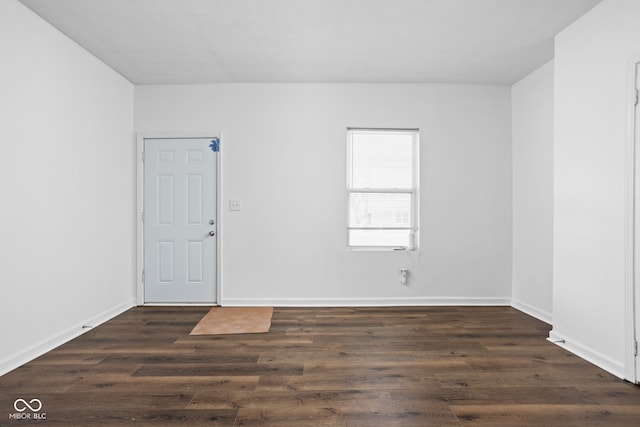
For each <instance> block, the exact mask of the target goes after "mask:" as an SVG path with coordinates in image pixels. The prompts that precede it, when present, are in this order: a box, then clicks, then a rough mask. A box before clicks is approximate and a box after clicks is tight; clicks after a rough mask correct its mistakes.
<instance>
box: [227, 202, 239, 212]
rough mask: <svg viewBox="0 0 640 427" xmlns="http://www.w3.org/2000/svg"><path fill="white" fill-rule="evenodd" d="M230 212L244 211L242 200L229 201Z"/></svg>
mask: <svg viewBox="0 0 640 427" xmlns="http://www.w3.org/2000/svg"><path fill="white" fill-rule="evenodd" d="M229 210H230V211H240V210H242V207H241V206H240V200H229Z"/></svg>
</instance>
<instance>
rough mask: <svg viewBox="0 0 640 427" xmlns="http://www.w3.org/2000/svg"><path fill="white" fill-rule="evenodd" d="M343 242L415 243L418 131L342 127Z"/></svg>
mask: <svg viewBox="0 0 640 427" xmlns="http://www.w3.org/2000/svg"><path fill="white" fill-rule="evenodd" d="M347 152H348V156H347V157H348V160H347V168H348V170H347V188H348V190H347V191H348V210H349V212H348V218H347V221H348V237H347V240H348V246H349V247H351V248H389V249H405V250H412V249H415V248H416V246H417V242H416V241H417V230H418V224H417V215H416V211H417V199H418V188H417V187H418V185H417V183H418V131H417V130H415V129H348V130H347Z"/></svg>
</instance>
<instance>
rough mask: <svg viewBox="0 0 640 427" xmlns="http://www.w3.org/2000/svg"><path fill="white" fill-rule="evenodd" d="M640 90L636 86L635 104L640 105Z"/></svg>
mask: <svg viewBox="0 0 640 427" xmlns="http://www.w3.org/2000/svg"><path fill="white" fill-rule="evenodd" d="M639 92H640V89H637V88H636V99H635V101H634V103H633V105H638V101H640V93H639Z"/></svg>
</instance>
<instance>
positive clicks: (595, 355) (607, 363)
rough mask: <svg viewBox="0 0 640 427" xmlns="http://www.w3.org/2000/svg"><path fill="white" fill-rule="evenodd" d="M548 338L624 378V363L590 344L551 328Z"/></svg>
mask: <svg viewBox="0 0 640 427" xmlns="http://www.w3.org/2000/svg"><path fill="white" fill-rule="evenodd" d="M547 340H548V341H550V342H552V343H554V344H556V345H558V346H560V347H562V348H564V349H565V350H567V351H569V352H571V353H573V354H575V355H576V356H578V357H581V358H582V359H584V360H586V361H587V362H589V363H593V364H594V365H596V366H597V367H599V368H602V369H604V370H605V371H607V372H609V373H610V374H612V375H615V376H616V377H618V378H620V379H624V376H625V375H624V374H625V370H624V365H623V364H621V363H618V362H616V361H614V360H611V359H610V358H608V357H606V356H604V355H603V354H601V353H599V352H597V351H595V350H593V349H592V348H589V346H587V345H584V344H582V343H580V342H578V341H575V340H572V339H571V338H570V337H567V336H564V335H563V334H562V333H559V332H557V331H556V330H551V331H550V332H549V338H547Z"/></svg>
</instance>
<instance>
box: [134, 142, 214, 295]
mask: <svg viewBox="0 0 640 427" xmlns="http://www.w3.org/2000/svg"><path fill="white" fill-rule="evenodd" d="M164 138H166V139H181V138H203V139H208V138H211V139H213V138H219V141H220V145H219V151H218V155H217V156H216V163H217V164H216V166H217V171H216V173H217V176H216V217H217V222H218V224H217V227H216V235H217V236H216V237H217V239H216V304H217V305H220V296H221V295H222V291H221V290H222V236H223V234H224V232H223V230H224V227H223V218H222V209H221V207H222V203H221V201H222V200H223V199H222V147H223V143H222V132H219V131H216V132H213V131H207V132H145V133H138V134H137V138H136V139H137V146H136V157H137V159H136V181H137V182H136V189H137V191H136V280H135V283H136V295H135V300H136V302H137V304H138V305H139V306H140V305H144V281H143V277H144V224H143V223H142V213H143V212H144V161H143V152H144V140H145V139H164ZM153 305H162V304H153ZM169 305H202V304H169ZM206 305H210V304H206Z"/></svg>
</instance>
